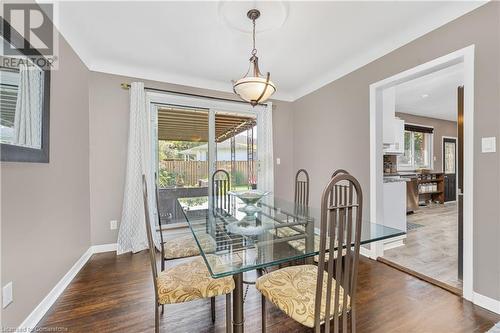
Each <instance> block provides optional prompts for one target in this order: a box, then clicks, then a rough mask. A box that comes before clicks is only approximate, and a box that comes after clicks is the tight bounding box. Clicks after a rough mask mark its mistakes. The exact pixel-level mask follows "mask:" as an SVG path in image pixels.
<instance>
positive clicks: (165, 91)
mask: <svg viewBox="0 0 500 333" xmlns="http://www.w3.org/2000/svg"><path fill="white" fill-rule="evenodd" d="M120 86H121V87H122V89H130V84H129V83H121V84H120ZM144 90H149V91H157V92H164V93H169V94H176V95H184V96H191V97H200V98H206V99H213V100H217V101H227V102H234V103H243V104H250V103H248V102H245V101H240V100H237V99H230V98H223V97H214V96H207V95H198V94H191V93H185V92H179V91H173V90H165V89H159V88H150V87H144ZM257 105H260V106H267V105H266V104H263V103H259V104H257Z"/></svg>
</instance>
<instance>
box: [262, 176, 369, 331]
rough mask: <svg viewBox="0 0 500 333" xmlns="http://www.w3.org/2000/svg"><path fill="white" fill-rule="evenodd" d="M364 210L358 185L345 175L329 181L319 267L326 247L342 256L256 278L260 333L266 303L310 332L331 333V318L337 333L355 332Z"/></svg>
mask: <svg viewBox="0 0 500 333" xmlns="http://www.w3.org/2000/svg"><path fill="white" fill-rule="evenodd" d="M335 188H336V190H333V189H335ZM332 196H333V197H332ZM362 210H363V195H362V191H361V186H360V185H359V182H358V181H357V180H356V179H355V178H354V177H353V176H351V175H349V174H345V173H342V174H340V173H339V174H337V175H336V176H335V177H333V178H332V179H331V180H330V181H329V183H328V185H327V186H326V187H325V189H324V191H323V194H322V196H321V221H320V244H319V262H324V261H325V258H326V254H327V253H326V250H327V248H328V246H329V248H330V249H331V248H334V247H335V244H346V245H345V252H346V254H345V256H329V258H328V260H327V265H326V269H324V268H323V267H321V266H315V265H300V266H290V267H286V268H282V269H279V270H276V271H273V272H270V273H268V274H266V275H263V276H262V277H260V278H259V279H257V283H256V288H257V289H258V290H259V291H260V293H261V294H262V332H266V299H268V300H269V301H271V302H272V303H273V304H274V305H275V306H277V307H278V308H279V309H280V310H282V311H283V312H284V313H285V314H287V315H288V316H290V317H291V318H293V319H294V320H295V321H297V322H299V323H301V324H302V325H304V326H307V327H310V328H314V331H315V333H319V332H320V331H321V326H322V325H324V331H325V332H330V321H331V320H332V319H333V330H334V332H335V333H338V332H339V326H340V324H342V332H343V333H345V332H347V330H348V328H349V326H350V328H351V332H356V325H355V323H356V285H357V275H358V262H359V250H360V243H361V221H362ZM327 240H328V243H329V244H327ZM342 261H343V263H344V264H342ZM349 324H350V325H349Z"/></svg>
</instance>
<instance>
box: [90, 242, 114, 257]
mask: <svg viewBox="0 0 500 333" xmlns="http://www.w3.org/2000/svg"><path fill="white" fill-rule="evenodd" d="M91 249H92V254H94V253H103V252H114V251H116V243H113V244H102V245H94V246H92V247H91Z"/></svg>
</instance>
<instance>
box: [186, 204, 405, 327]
mask: <svg viewBox="0 0 500 333" xmlns="http://www.w3.org/2000/svg"><path fill="white" fill-rule="evenodd" d="M223 199H224V200H225V201H224V202H223V205H221V204H220V203H221V202H222V201H221V200H220V198H212V197H210V196H204V197H197V198H192V197H191V198H178V202H179V204H180V206H181V207H182V210H183V212H184V216H185V218H186V220H187V222H188V224H189V228H190V230H191V232H192V234H193V236H194V238H195V240H196V242H197V244H198V247H199V249H200V254H201V256H202V257H203V259H204V261H205V263H206V265H207V268H208V270H209V272H210V274H211V276H212V277H213V278H215V279H217V278H221V277H225V276H233V279H234V282H235V289H234V291H233V304H232V306H233V314H232V316H233V319H232V320H233V321H232V322H233V332H235V333H242V332H243V331H244V311H243V303H244V286H243V283H244V281H243V273H244V272H249V271H256V272H257V275H260V274H262V271H263V270H264V269H266V268H268V267H271V266H277V265H280V264H283V263H287V262H292V261H295V260H301V259H302V260H304V261H305V262H312V260H313V258H314V256H316V255H318V254H319V224H320V210H319V209H316V208H311V207H305V206H301V205H297V204H295V203H294V202H292V201H289V200H284V199H281V198H278V197H276V196H268V197H265V198H263V199H262V200H261V202H259V203H258V204H257V205H255V206H252V207H251V208H253V209H251V210H249V209H248V205H245V204H244V203H243V202H242V201H241V200H240V199H238V198H236V197H233V196H226V197H224V198H223ZM221 206H223V208H221ZM216 207H218V208H216ZM404 234H405V232H404V231H402V230H397V229H394V228H390V227H386V226H384V225H381V224H376V223H371V222H370V221H368V220H363V222H362V229H361V244H368V243H371V242H376V241H380V240H384V239H387V238H391V237H396V236H401V235H404ZM344 247H345V244H344ZM245 282H246V281H245Z"/></svg>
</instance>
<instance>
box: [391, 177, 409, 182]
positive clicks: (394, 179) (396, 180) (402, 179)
mask: <svg viewBox="0 0 500 333" xmlns="http://www.w3.org/2000/svg"><path fill="white" fill-rule="evenodd" d="M409 181H411V179H409V178H397V177H384V183H406V182H409Z"/></svg>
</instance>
